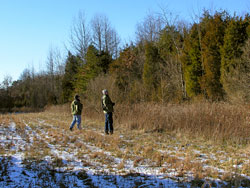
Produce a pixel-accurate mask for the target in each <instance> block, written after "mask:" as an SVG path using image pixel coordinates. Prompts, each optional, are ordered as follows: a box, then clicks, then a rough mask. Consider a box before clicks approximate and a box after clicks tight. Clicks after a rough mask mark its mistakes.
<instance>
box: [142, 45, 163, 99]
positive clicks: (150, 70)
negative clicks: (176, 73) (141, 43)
mask: <svg viewBox="0 0 250 188" xmlns="http://www.w3.org/2000/svg"><path fill="white" fill-rule="evenodd" d="M159 59H160V58H159V53H158V49H157V47H156V46H154V44H153V43H152V42H147V43H146V45H145V63H144V67H143V75H142V79H143V85H144V87H145V89H146V93H147V96H148V97H149V96H152V94H155V92H156V89H157V86H158V80H157V69H158V67H159ZM153 97H154V96H153Z"/></svg>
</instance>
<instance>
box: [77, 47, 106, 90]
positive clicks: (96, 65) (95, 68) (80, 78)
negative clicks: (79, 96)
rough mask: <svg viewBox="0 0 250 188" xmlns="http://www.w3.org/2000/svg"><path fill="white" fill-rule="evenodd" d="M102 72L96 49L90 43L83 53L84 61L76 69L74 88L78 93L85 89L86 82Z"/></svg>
mask: <svg viewBox="0 0 250 188" xmlns="http://www.w3.org/2000/svg"><path fill="white" fill-rule="evenodd" d="M101 72H102V69H101V67H100V58H99V55H98V50H97V49H96V48H95V47H94V46H93V45H90V46H89V47H88V49H87V52H86V55H85V63H84V64H83V65H82V66H81V67H80V68H79V69H78V72H77V82H76V84H75V88H76V90H77V92H78V93H82V92H84V91H85V90H86V87H87V85H88V82H89V81H90V80H91V79H94V78H95V77H97V76H98V75H99V74H100V73H101Z"/></svg>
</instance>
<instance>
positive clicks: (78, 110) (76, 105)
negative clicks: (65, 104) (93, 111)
mask: <svg viewBox="0 0 250 188" xmlns="http://www.w3.org/2000/svg"><path fill="white" fill-rule="evenodd" d="M71 112H72V115H73V120H72V122H71V125H70V128H69V129H70V130H71V131H72V130H73V128H74V125H75V124H76V123H77V128H78V129H79V130H81V129H82V128H81V114H82V103H81V101H80V96H79V95H75V99H74V101H73V102H72V103H71Z"/></svg>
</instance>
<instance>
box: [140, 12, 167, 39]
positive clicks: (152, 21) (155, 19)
mask: <svg viewBox="0 0 250 188" xmlns="http://www.w3.org/2000/svg"><path fill="white" fill-rule="evenodd" d="M162 29H163V22H162V19H161V17H160V16H158V15H157V14H153V13H149V14H148V15H147V16H146V17H145V18H144V20H143V21H142V22H141V23H138V24H137V26H136V36H137V43H139V42H144V41H149V42H156V41H157V40H158V39H159V35H160V32H161V30H162Z"/></svg>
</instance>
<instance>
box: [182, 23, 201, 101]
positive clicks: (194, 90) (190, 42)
mask: <svg viewBox="0 0 250 188" xmlns="http://www.w3.org/2000/svg"><path fill="white" fill-rule="evenodd" d="M198 32H199V31H198V25H197V24H194V25H193V26H192V28H191V30H190V33H189V34H188V35H187V36H186V38H185V41H184V50H183V56H182V63H183V67H184V78H185V83H186V91H187V95H188V97H194V96H197V95H199V94H200V93H201V86H200V80H201V76H202V59H201V47H200V40H199V33H198Z"/></svg>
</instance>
